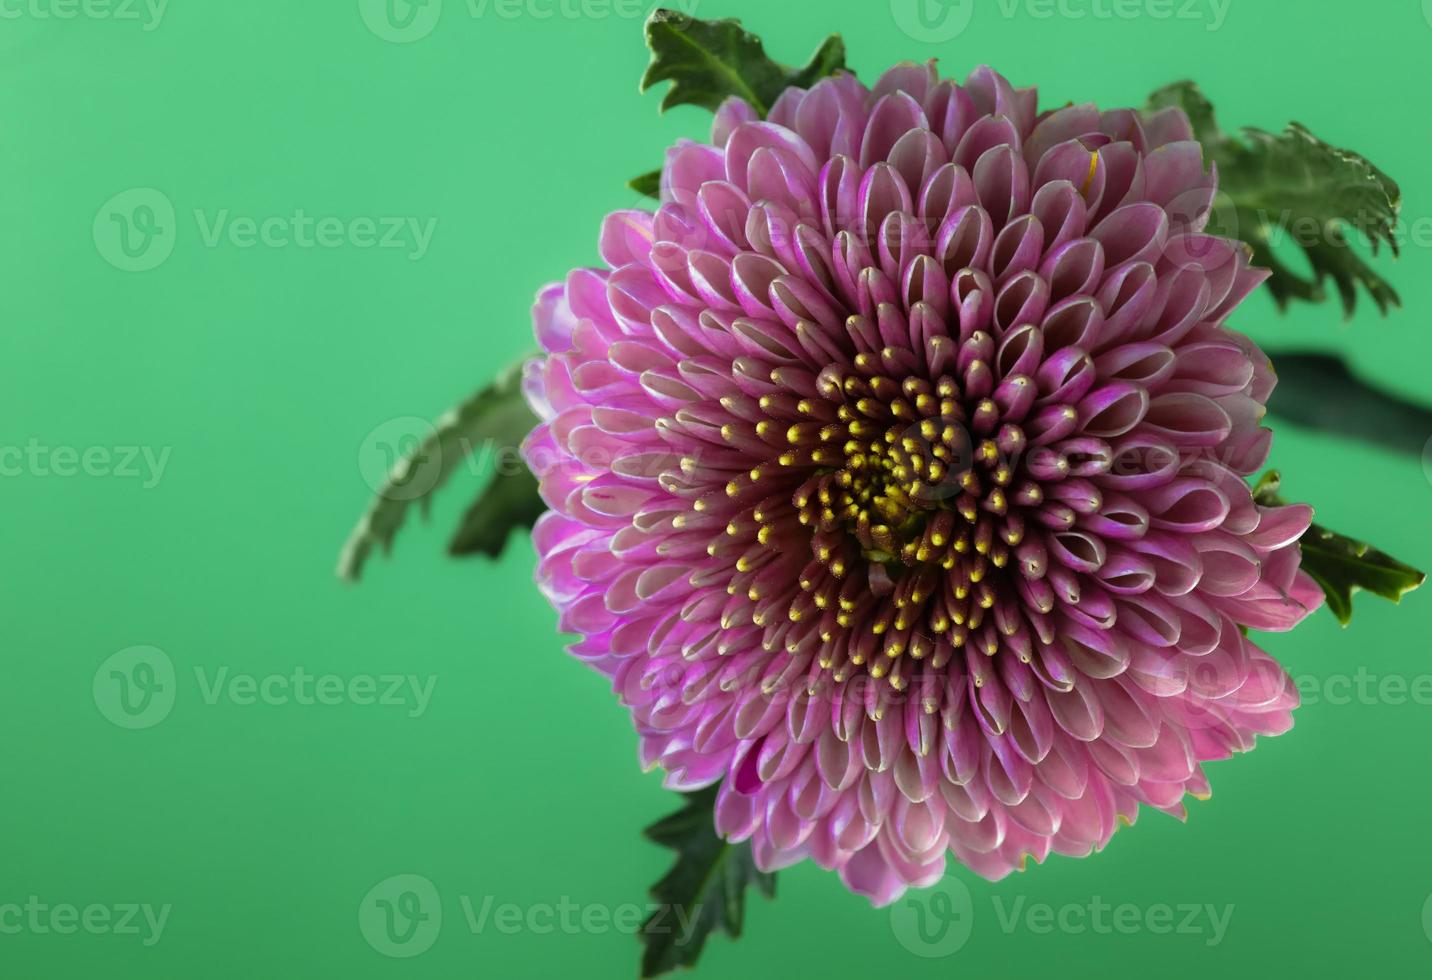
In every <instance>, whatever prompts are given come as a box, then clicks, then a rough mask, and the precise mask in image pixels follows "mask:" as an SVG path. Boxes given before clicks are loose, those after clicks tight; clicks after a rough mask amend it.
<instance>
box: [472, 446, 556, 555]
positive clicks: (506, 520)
mask: <svg viewBox="0 0 1432 980" xmlns="http://www.w3.org/2000/svg"><path fill="white" fill-rule="evenodd" d="M546 509H547V504H546V503H545V502H544V501H543V500H542V497H541V496H540V495H539V494H538V492H537V478H536V477H534V476H533V475H532V473H531V471H530V470H528V469H527V468H526V467H523V468H522V470H521V472H518V473H510V474H508V473H499V474H498V475H497V476H496V477H494V478H493V480H492V482H491V483H489V484H488V485H487V488H486V489H485V490H483V491H482V494H481V495H480V496H479V497H478V498H477V500H475V501H474V502H473V504H472V506H471V507H469V508H468V510H467V513H466V514H465V515H463V518H462V524H461V525H460V526H459V527H458V530H457V533H456V534H454V535H453V538H452V540H451V541H450V542H448V554H450V555H452V556H453V557H454V558H466V557H468V556H470V555H486V556H487V557H488V558H497V557H498V556H500V555H501V554H502V549H503V548H505V547H506V546H507V538H508V536H509V535H510V534H511V532H513V531H515V530H517V529H518V528H527V529H528V530H530V529H531V528H532V525H534V524H536V523H537V518H539V517H541V516H542V514H543V512H544V511H546Z"/></svg>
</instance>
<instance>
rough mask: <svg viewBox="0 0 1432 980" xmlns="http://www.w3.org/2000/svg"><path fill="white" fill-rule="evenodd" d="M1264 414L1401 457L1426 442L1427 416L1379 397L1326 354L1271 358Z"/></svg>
mask: <svg viewBox="0 0 1432 980" xmlns="http://www.w3.org/2000/svg"><path fill="white" fill-rule="evenodd" d="M1273 367H1274V368H1275V369H1276V370H1277V372H1278V387H1277V388H1275V389H1274V391H1273V397H1272V399H1271V400H1270V401H1269V403H1268V410H1269V411H1270V412H1272V413H1273V414H1275V415H1277V416H1279V417H1280V418H1283V419H1286V420H1288V421H1289V422H1293V423H1295V424H1297V425H1301V426H1306V427H1308V428H1310V429H1317V430H1319V431H1322V432H1331V433H1334V434H1336V435H1340V436H1351V437H1353V438H1355V439H1358V440H1360V441H1362V442H1367V443H1372V444H1374V445H1378V446H1383V447H1384V448H1387V449H1393V450H1396V451H1398V452H1405V453H1421V452H1422V451H1423V450H1424V449H1425V448H1426V446H1427V441H1428V439H1432V411H1429V410H1428V409H1426V408H1423V407H1422V406H1421V405H1415V404H1413V403H1411V402H1407V401H1403V400H1401V399H1399V398H1394V397H1392V396H1391V395H1386V394H1383V393H1382V392H1381V391H1378V390H1377V389H1376V388H1374V387H1372V386H1371V385H1369V384H1367V383H1366V382H1365V381H1363V380H1362V379H1361V378H1359V377H1357V376H1356V375H1354V374H1353V373H1352V371H1350V370H1349V369H1348V366H1347V364H1346V363H1344V362H1343V360H1342V359H1341V358H1338V357H1333V356H1330V355H1327V354H1277V355H1275V356H1274V357H1273Z"/></svg>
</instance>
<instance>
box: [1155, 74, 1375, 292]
mask: <svg viewBox="0 0 1432 980" xmlns="http://www.w3.org/2000/svg"><path fill="white" fill-rule="evenodd" d="M1169 106H1178V107H1180V108H1182V109H1183V110H1184V111H1185V112H1187V113H1188V115H1189V118H1190V119H1191V120H1192V121H1193V126H1194V133H1195V135H1196V136H1197V137H1198V139H1199V141H1200V142H1201V143H1203V147H1204V152H1205V155H1206V157H1208V158H1210V159H1211V160H1213V161H1216V162H1217V164H1218V173H1219V186H1220V190H1221V191H1222V193H1221V195H1220V199H1219V202H1218V203H1217V204H1216V205H1215V208H1214V212H1213V215H1212V218H1211V220H1210V223H1209V231H1210V232H1211V233H1213V234H1218V235H1225V236H1227V237H1229V238H1237V239H1240V240H1242V241H1245V242H1247V243H1248V244H1249V245H1250V246H1252V248H1253V261H1254V264H1256V265H1261V266H1264V267H1266V268H1269V269H1272V270H1273V277H1272V279H1270V280H1269V283H1268V287H1269V289H1270V290H1271V291H1272V294H1273V298H1274V299H1275V300H1277V302H1278V304H1279V305H1280V306H1286V305H1287V304H1288V301H1289V300H1302V301H1306V302H1321V301H1323V300H1324V299H1325V298H1326V296H1327V294H1326V291H1325V290H1324V283H1325V282H1326V281H1327V280H1329V279H1331V280H1332V282H1333V284H1334V286H1335V287H1336V289H1337V291H1338V295H1339V297H1340V298H1341V300H1342V305H1343V309H1344V312H1346V314H1347V315H1348V316H1351V315H1352V313H1353V310H1354V308H1355V306H1356V303H1357V287H1358V286H1359V285H1361V286H1362V287H1363V288H1364V289H1365V290H1367V292H1368V294H1369V295H1370V296H1371V297H1372V299H1373V302H1375V303H1376V304H1377V306H1378V308H1379V309H1380V310H1382V312H1383V313H1386V312H1387V310H1388V308H1389V307H1392V306H1400V305H1401V301H1400V300H1399V298H1398V296H1397V292H1396V291H1395V290H1394V289H1393V288H1392V286H1391V285H1389V284H1388V283H1387V281H1386V280H1384V279H1383V278H1382V277H1381V276H1380V275H1378V274H1377V272H1375V271H1374V270H1373V269H1372V267H1371V266H1369V265H1368V264H1367V262H1365V261H1364V260H1363V259H1362V257H1361V256H1359V255H1358V254H1357V253H1356V252H1355V251H1353V248H1352V246H1351V243H1350V242H1349V241H1348V236H1347V233H1346V230H1345V229H1347V228H1352V229H1353V230H1354V231H1356V232H1357V233H1358V234H1360V235H1361V236H1362V237H1363V238H1365V239H1366V240H1367V242H1368V244H1369V245H1370V246H1371V247H1372V251H1373V253H1374V254H1376V253H1377V251H1378V249H1379V247H1380V246H1381V245H1383V244H1386V245H1389V246H1391V248H1392V252H1393V254H1394V255H1396V254H1397V250H1398V241H1397V236H1396V229H1397V216H1398V212H1399V210H1400V209H1401V206H1402V192H1401V191H1400V190H1399V189H1398V187H1397V184H1396V183H1394V182H1393V181H1392V179H1391V178H1389V177H1388V176H1387V175H1386V174H1384V173H1383V172H1382V171H1381V170H1378V169H1377V167H1375V166H1373V165H1372V164H1371V163H1370V162H1368V161H1367V160H1366V159H1364V158H1363V157H1361V156H1358V155H1357V154H1356V153H1353V152H1351V151H1349V150H1343V149H1339V148H1338V147H1335V146H1331V145H1329V144H1327V143H1324V142H1323V141H1322V140H1320V139H1318V138H1317V137H1316V136H1314V135H1313V134H1312V133H1310V132H1309V131H1308V130H1307V129H1306V128H1304V127H1303V126H1301V125H1299V124H1298V123H1292V124H1290V125H1289V126H1288V128H1287V129H1286V130H1285V131H1284V132H1282V133H1280V134H1277V135H1274V134H1272V133H1265V132H1262V131H1261V130H1256V129H1247V130H1244V132H1243V135H1242V137H1241V138H1240V137H1237V136H1231V135H1228V134H1226V133H1224V132H1223V131H1222V130H1221V129H1220V128H1219V126H1218V123H1217V121H1216V119H1215V117H1214V112H1213V106H1212V105H1211V104H1210V103H1209V101H1208V99H1207V98H1205V97H1204V95H1203V93H1202V92H1200V91H1199V89H1198V86H1197V85H1195V84H1194V83H1192V82H1178V83H1176V84H1174V85H1170V86H1168V87H1166V88H1163V89H1160V90H1159V91H1157V92H1155V93H1154V94H1153V96H1152V97H1151V99H1150V100H1149V109H1150V111H1154V110H1158V109H1163V108H1166V107H1169ZM1285 241H1286V242H1290V243H1293V244H1296V245H1297V246H1298V247H1299V248H1301V249H1302V250H1303V252H1304V253H1305V254H1306V255H1307V259H1308V262H1309V264H1310V266H1311V267H1312V278H1308V277H1306V276H1303V275H1299V274H1298V273H1297V272H1295V271H1293V270H1292V269H1290V268H1289V267H1288V266H1287V264H1286V263H1284V262H1282V261H1280V260H1279V259H1278V257H1277V254H1276V247H1277V246H1278V245H1280V244H1282V243H1283V242H1285Z"/></svg>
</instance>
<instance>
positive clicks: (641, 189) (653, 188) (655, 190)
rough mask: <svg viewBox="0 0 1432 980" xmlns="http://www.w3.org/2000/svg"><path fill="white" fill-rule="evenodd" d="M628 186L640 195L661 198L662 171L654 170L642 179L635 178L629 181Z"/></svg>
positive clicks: (641, 177) (642, 176) (643, 175)
mask: <svg viewBox="0 0 1432 980" xmlns="http://www.w3.org/2000/svg"><path fill="white" fill-rule="evenodd" d="M627 186H628V187H630V188H631V189H632V190H634V191H636V192H637V193H638V194H645V195H646V196H647V197H657V198H659V197H661V171H660V170H653V171H651V172H650V173H645V174H642V175H641V176H640V177H633V178H632V179H631V180H629V181H627Z"/></svg>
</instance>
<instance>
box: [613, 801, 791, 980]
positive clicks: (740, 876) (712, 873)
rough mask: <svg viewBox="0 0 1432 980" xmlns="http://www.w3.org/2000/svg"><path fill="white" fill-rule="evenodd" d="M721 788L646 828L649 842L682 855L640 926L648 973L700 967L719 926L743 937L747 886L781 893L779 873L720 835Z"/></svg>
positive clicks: (657, 887)
mask: <svg viewBox="0 0 1432 980" xmlns="http://www.w3.org/2000/svg"><path fill="white" fill-rule="evenodd" d="M718 788H719V787H716V786H712V787H710V788H709V789H704V790H700V791H698V792H696V793H690V794H687V795H686V805H685V807H684V808H683V809H681V810H678V811H677V812H676V813H673V814H672V815H671V816H669V817H666V818H665V819H663V820H660V821H658V822H657V823H654V824H652V825H651V826H650V827H648V828H646V837H647V838H648V839H649V840H652V841H655V842H656V843H658V844H660V845H661V846H662V847H668V848H670V849H671V850H673V851H675V852H676V854H677V857H676V864H675V865H674V866H673V867H672V869H671V870H670V871H669V872H667V874H666V877H664V878H662V879H661V880H660V881H658V882H657V883H656V884H655V885H653V886H652V889H651V896H652V898H653V899H655V900H656V911H655V912H654V913H653V914H652V916H651V917H650V918H649V919H647V920H646V922H644V923H643V924H642V927H641V933H640V936H641V941H642V943H643V944H644V945H645V946H646V950H645V952H644V953H643V954H642V960H641V975H642V976H643V977H657V976H661V975H662V974H664V973H670V972H672V971H673V970H676V969H679V968H681V967H691V966H695V965H696V961H697V960H698V959H699V958H700V957H701V950H702V949H703V948H704V947H705V945H706V940H707V938H708V937H709V936H710V935H711V933H712V932H714V931H716V930H718V929H720V930H724V931H725V932H726V933H728V934H729V935H730V936H731V938H732V939H739V938H740V936H741V925H742V921H743V919H744V918H745V912H746V888H747V886H748V885H752V884H754V885H755V886H756V887H757V888H759V889H760V890H761V892H762V893H764V894H765V895H766V897H767V898H770V897H773V896H774V895H775V894H776V876H775V875H774V874H767V873H765V872H762V871H758V870H756V863H755V860H754V859H753V858H752V856H751V848H750V845H749V844H746V843H741V844H728V843H727V842H726V841H724V840H722V839H721V837H720V836H718V835H717V833H716V825H715V813H714V808H715V805H716V793H717V790H718Z"/></svg>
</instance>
